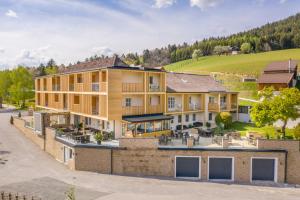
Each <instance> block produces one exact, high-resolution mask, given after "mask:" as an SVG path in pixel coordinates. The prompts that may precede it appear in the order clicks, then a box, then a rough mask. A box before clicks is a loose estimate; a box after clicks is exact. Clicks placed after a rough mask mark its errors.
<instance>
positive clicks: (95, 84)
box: [92, 83, 100, 92]
mask: <svg viewBox="0 0 300 200" xmlns="http://www.w3.org/2000/svg"><path fill="white" fill-rule="evenodd" d="M92 91H93V92H99V91H100V86H99V83H92Z"/></svg>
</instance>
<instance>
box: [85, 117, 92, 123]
mask: <svg viewBox="0 0 300 200" xmlns="http://www.w3.org/2000/svg"><path fill="white" fill-rule="evenodd" d="M85 124H86V125H91V124H92V119H91V118H89V117H85Z"/></svg>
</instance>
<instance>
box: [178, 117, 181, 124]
mask: <svg viewBox="0 0 300 200" xmlns="http://www.w3.org/2000/svg"><path fill="white" fill-rule="evenodd" d="M178 123H181V115H178Z"/></svg>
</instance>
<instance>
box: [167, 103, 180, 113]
mask: <svg viewBox="0 0 300 200" xmlns="http://www.w3.org/2000/svg"><path fill="white" fill-rule="evenodd" d="M181 110H182V106H181V105H180V104H175V106H174V107H168V112H180V111H181Z"/></svg>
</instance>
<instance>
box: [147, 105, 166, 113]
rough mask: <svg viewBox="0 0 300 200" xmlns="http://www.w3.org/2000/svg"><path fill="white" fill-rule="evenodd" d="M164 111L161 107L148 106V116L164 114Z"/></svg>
mask: <svg viewBox="0 0 300 200" xmlns="http://www.w3.org/2000/svg"><path fill="white" fill-rule="evenodd" d="M162 112H163V109H162V106H161V105H149V106H148V113H147V114H154V113H162Z"/></svg>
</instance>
